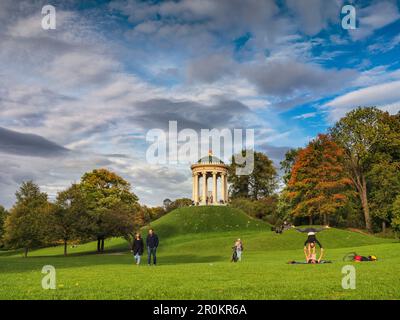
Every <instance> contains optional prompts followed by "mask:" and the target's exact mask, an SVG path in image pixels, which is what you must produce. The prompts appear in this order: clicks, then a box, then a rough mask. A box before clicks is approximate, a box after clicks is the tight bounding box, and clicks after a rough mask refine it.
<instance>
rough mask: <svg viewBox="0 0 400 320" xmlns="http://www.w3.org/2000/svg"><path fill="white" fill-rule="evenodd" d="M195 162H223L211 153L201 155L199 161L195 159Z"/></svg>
mask: <svg viewBox="0 0 400 320" xmlns="http://www.w3.org/2000/svg"><path fill="white" fill-rule="evenodd" d="M197 163H204V164H207V163H218V164H224V162H223V161H222V160H221V159H219V158H217V157H215V156H213V155H208V156H205V157H202V158H201V159H200V160H199V161H197Z"/></svg>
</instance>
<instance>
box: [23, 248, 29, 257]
mask: <svg viewBox="0 0 400 320" xmlns="http://www.w3.org/2000/svg"><path fill="white" fill-rule="evenodd" d="M28 250H29V249H28V248H25V251H24V257H25V258H27V257H28Z"/></svg>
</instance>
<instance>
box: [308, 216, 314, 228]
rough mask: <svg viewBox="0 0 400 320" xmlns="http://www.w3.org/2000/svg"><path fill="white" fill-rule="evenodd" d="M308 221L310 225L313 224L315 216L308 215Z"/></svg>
mask: <svg viewBox="0 0 400 320" xmlns="http://www.w3.org/2000/svg"><path fill="white" fill-rule="evenodd" d="M308 223H309V225H310V226H312V225H313V217H312V216H309V217H308Z"/></svg>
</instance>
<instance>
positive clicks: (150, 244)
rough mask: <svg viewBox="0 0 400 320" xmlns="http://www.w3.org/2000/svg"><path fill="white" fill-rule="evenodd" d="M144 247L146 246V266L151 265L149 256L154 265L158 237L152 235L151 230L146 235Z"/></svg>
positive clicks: (152, 231)
mask: <svg viewBox="0 0 400 320" xmlns="http://www.w3.org/2000/svg"><path fill="white" fill-rule="evenodd" d="M146 246H147V264H148V265H150V264H151V256H152V255H153V264H154V265H156V263H157V257H156V252H157V247H158V237H157V235H156V234H155V233H154V230H153V229H149V234H148V235H147V239H146Z"/></svg>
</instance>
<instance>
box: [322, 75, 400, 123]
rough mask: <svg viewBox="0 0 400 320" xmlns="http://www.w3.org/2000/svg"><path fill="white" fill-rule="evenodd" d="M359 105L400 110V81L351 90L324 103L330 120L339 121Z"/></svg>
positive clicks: (393, 111) (394, 110)
mask: <svg viewBox="0 0 400 320" xmlns="http://www.w3.org/2000/svg"><path fill="white" fill-rule="evenodd" d="M359 106H366V107H367V106H376V107H379V108H381V109H383V110H388V111H391V112H392V113H395V112H398V111H399V110H400V81H394V82H388V83H384V84H378V85H374V86H370V87H366V88H363V89H359V90H355V91H352V92H349V93H347V94H345V95H342V96H339V97H337V98H335V99H333V100H332V101H330V102H328V103H326V104H325V105H324V107H325V108H327V110H328V112H329V113H328V114H329V116H328V118H329V120H330V121H332V122H333V121H337V120H339V119H340V118H341V117H343V116H344V115H345V114H346V113H347V112H348V111H350V110H352V109H354V108H357V107H359Z"/></svg>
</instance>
